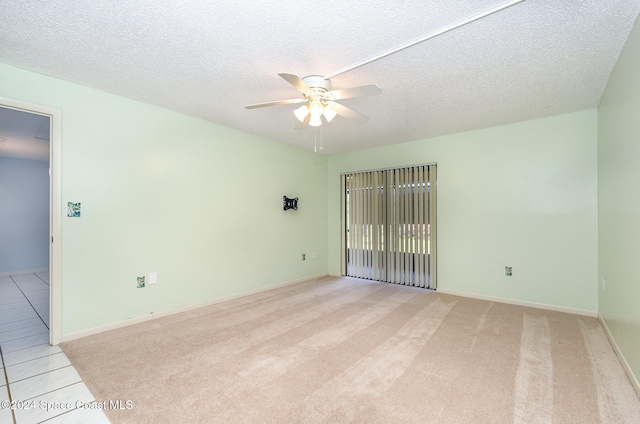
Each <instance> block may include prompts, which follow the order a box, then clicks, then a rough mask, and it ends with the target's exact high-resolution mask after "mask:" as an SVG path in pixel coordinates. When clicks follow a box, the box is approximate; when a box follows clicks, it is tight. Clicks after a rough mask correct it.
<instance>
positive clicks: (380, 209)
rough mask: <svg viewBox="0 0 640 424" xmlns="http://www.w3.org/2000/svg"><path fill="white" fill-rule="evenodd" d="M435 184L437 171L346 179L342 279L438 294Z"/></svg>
mask: <svg viewBox="0 0 640 424" xmlns="http://www.w3.org/2000/svg"><path fill="white" fill-rule="evenodd" d="M436 180H437V174H436V165H420V166H411V167H406V168H396V169H385V170H377V171H367V172H358V173H351V174H343V175H342V178H341V183H342V194H343V197H342V205H343V220H342V222H343V252H344V255H343V267H342V274H343V275H348V276H351V277H358V278H366V279H370V280H376V281H385V282H389V283H397V284H404V285H410V286H417V287H424V288H432V289H435V288H436V248H435V247H436V226H435V224H436Z"/></svg>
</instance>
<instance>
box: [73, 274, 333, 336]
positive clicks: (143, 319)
mask: <svg viewBox="0 0 640 424" xmlns="http://www.w3.org/2000/svg"><path fill="white" fill-rule="evenodd" d="M326 276H327V274H318V275H312V276H309V277H305V278H301V279H296V280H291V281H286V282H284V283H278V284H273V285H270V286H267V287H262V288H259V289H255V290H249V291H246V292H242V293H238V294H234V295H231V296H227V297H223V298H219V299H213V300H209V301H206V302H201V303H195V304H193V305H187V306H182V307H180V308H175V309H170V310H167V311H162V312H154V313H152V314H149V315H143V316H140V317H135V318H130V319H126V320H124V321H118V322H114V323H111V324H107V325H101V326H98V327H93V328H89V329H87V330H82V331H76V332H74V333H69V334H64V335H63V336H62V342H69V341H71V340H76V339H80V338H82V337H87V336H92V335H94V334H99V333H104V332H105V331H109V330H115V329H117V328H123V327H128V326H130V325H134V324H140V323H142V322H146V321H150V320H152V319H157V318H162V317H166V316H170V315H175V314H179V313H181V312H188V311H192V310H194V309H199V308H204V307H205V306H211V305H215V304H217V303H222V302H227V301H229V300H233V299H238V298H240V297H244V296H250V295H253V294H257V293H262V292H265V291H268V290H273V289H277V288H280V287H285V286H290V285H293V284H298V283H302V282H304V281H309V280H315V279H318V278H322V277H326Z"/></svg>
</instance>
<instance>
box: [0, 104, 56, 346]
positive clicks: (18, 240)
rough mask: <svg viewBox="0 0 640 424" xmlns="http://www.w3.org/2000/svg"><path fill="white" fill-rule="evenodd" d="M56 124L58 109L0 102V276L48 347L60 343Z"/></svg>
mask: <svg viewBox="0 0 640 424" xmlns="http://www.w3.org/2000/svg"><path fill="white" fill-rule="evenodd" d="M60 125H61V113H60V111H59V110H55V109H51V108H47V107H43V106H39V105H33V104H27V103H24V102H20V101H15V100H11V99H4V98H0V187H2V188H3V190H2V191H3V193H4V196H3V197H4V198H3V203H4V202H5V201H6V202H7V204H6V206H7V207H6V208H3V211H1V212H0V214H3V216H0V221H1V222H0V233H2V239H3V243H2V244H3V247H2V249H1V251H0V277H2V278H3V279H4V280H3V281H4V282H5V283H9V284H10V285H15V294H16V295H17V296H20V295H22V296H24V299H25V300H24V301H25V302H27V303H28V304H29V305H30V307H31V308H32V309H33V310H34V311H35V312H36V313H37V316H38V317H39V318H40V319H41V321H42V323H43V325H46V327H47V329H48V330H49V331H48V333H49V334H48V336H49V337H48V338H49V343H50V344H58V343H59V342H60V341H61V294H62V290H61V270H60V268H61V255H60V252H61V249H60V241H61V240H60V226H61V218H60V216H61V204H60V198H61V196H60V193H61V187H60V161H61V158H60V154H59V152H60V145H61V130H60ZM5 215H6V216H5ZM6 288H7V286H6V285H5V289H6Z"/></svg>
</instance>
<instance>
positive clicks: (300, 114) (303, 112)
mask: <svg viewBox="0 0 640 424" xmlns="http://www.w3.org/2000/svg"><path fill="white" fill-rule="evenodd" d="M293 114H294V115H295V116H296V118H297V119H298V121H300V122H304V118H306V117H307V115H308V114H309V108H308V107H307V105H302V106H300V107H299V108H297V109H296V110H294V111H293Z"/></svg>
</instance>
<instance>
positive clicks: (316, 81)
mask: <svg viewBox="0 0 640 424" xmlns="http://www.w3.org/2000/svg"><path fill="white" fill-rule="evenodd" d="M302 82H304V83H305V84H307V86H308V87H309V88H310V89H312V90H314V91H323V92H324V91H329V89H331V81H329V79H328V78H325V77H323V76H321V75H308V76H306V77H304V78H302Z"/></svg>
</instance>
